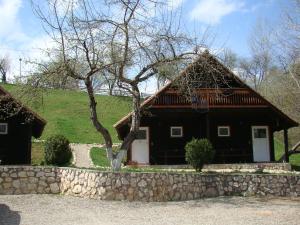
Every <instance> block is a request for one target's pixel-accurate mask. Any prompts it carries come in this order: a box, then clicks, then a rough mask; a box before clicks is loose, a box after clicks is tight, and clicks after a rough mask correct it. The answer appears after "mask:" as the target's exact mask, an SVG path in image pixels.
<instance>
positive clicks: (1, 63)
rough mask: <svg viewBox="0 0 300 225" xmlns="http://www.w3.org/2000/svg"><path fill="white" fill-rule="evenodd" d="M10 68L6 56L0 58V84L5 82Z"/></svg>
mask: <svg viewBox="0 0 300 225" xmlns="http://www.w3.org/2000/svg"><path fill="white" fill-rule="evenodd" d="M9 68H10V61H9V58H8V57H7V56H4V57H1V58H0V74H1V80H2V83H6V82H7V72H8V71H9Z"/></svg>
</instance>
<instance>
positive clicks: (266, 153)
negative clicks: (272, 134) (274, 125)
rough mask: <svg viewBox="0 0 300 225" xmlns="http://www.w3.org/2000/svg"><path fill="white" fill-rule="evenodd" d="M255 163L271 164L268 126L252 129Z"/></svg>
mask: <svg viewBox="0 0 300 225" xmlns="http://www.w3.org/2000/svg"><path fill="white" fill-rule="evenodd" d="M252 145H253V161H254V162H270V142H269V131H268V126H253V127H252Z"/></svg>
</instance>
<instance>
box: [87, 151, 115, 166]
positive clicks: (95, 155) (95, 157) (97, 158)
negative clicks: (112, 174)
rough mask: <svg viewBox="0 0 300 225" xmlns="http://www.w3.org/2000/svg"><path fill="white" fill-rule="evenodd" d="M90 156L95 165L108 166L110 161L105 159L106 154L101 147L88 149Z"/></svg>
mask: <svg viewBox="0 0 300 225" xmlns="http://www.w3.org/2000/svg"><path fill="white" fill-rule="evenodd" d="M90 157H91V159H92V161H93V163H94V165H96V166H101V167H109V166H110V163H109V161H108V159H107V156H106V151H105V149H103V148H96V147H94V148H92V149H91V150H90Z"/></svg>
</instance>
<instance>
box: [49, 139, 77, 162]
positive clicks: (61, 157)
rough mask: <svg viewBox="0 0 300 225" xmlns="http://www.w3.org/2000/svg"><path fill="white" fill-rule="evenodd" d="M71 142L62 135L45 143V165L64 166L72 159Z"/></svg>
mask: <svg viewBox="0 0 300 225" xmlns="http://www.w3.org/2000/svg"><path fill="white" fill-rule="evenodd" d="M69 144H70V142H69V140H68V139H67V138H65V137H64V136H62V135H54V136H52V137H49V138H48V139H47V140H46V142H45V163H46V164H48V165H49V164H50V165H58V166H62V165H65V164H67V163H69V162H70V160H71V158H72V152H71V148H70V146H69Z"/></svg>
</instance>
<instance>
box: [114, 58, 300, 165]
mask: <svg viewBox="0 0 300 225" xmlns="http://www.w3.org/2000/svg"><path fill="white" fill-rule="evenodd" d="M187 77H188V79H187ZM184 81H185V83H184ZM187 82H188V83H187ZM187 93H189V94H187ZM142 109H143V115H142V118H141V127H140V131H139V134H138V135H137V136H138V137H137V139H136V140H135V141H134V142H133V143H132V146H131V150H130V151H129V152H128V157H127V158H128V161H129V162H136V163H138V164H151V165H175V164H186V161H185V150H184V146H185V144H186V143H187V142H188V141H190V140H191V139H192V138H193V137H195V138H208V139H209V140H210V141H211V143H212V145H213V147H214V148H215V150H216V155H215V159H214V163H252V162H272V161H274V160H275V156H274V140H273V134H274V132H275V131H281V130H284V139H285V150H286V152H287V150H288V147H287V139H288V138H287V134H288V129H289V128H291V127H295V126H298V123H297V122H295V121H294V120H292V119H291V118H289V117H288V116H287V115H285V114H284V113H283V112H282V111H280V110H279V109H278V108H277V107H275V106H274V105H273V104H271V103H270V102H269V101H268V100H266V99H265V98H264V97H262V96H261V95H260V94H258V93H257V92H256V91H254V90H253V89H252V88H250V87H249V86H248V85H246V84H245V83H244V82H243V81H242V80H240V79H239V78H238V77H237V76H236V75H235V74H234V73H232V72H231V71H230V70H229V69H227V68H226V67H225V66H224V65H223V64H221V63H220V62H219V61H218V60H217V59H216V58H215V57H214V56H212V55H211V54H209V53H208V52H205V53H203V54H202V55H201V56H200V57H199V58H198V59H197V60H195V62H194V63H192V64H190V65H189V66H188V67H187V68H186V69H185V70H183V71H182V72H181V73H180V74H179V76H178V77H177V78H176V79H175V80H174V81H173V82H171V83H169V84H167V85H166V86H164V87H163V88H162V89H161V90H159V91H158V92H157V93H156V94H154V95H153V96H151V97H150V98H148V99H146V100H145V101H144V102H143V104H142ZM130 121H131V114H129V115H127V116H125V117H124V118H122V119H121V120H120V121H119V122H117V123H116V124H115V125H114V127H115V128H116V130H117V132H118V135H119V138H120V139H121V140H122V139H124V137H125V136H126V135H127V134H128V132H129V128H130ZM286 161H288V158H286Z"/></svg>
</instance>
